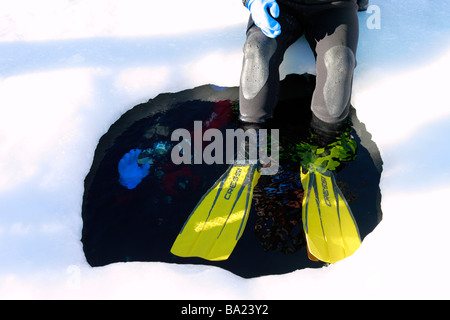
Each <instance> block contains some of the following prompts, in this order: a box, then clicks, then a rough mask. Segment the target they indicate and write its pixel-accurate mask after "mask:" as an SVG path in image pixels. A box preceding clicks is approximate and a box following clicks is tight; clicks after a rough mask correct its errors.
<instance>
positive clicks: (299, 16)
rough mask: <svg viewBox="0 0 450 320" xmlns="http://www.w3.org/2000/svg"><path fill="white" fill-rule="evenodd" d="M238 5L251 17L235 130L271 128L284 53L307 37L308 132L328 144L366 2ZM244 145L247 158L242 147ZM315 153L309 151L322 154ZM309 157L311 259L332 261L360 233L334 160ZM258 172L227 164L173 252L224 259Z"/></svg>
mask: <svg viewBox="0 0 450 320" xmlns="http://www.w3.org/2000/svg"><path fill="white" fill-rule="evenodd" d="M243 4H244V5H245V6H246V7H247V8H248V10H249V11H250V14H251V15H250V18H249V22H248V26H247V33H246V34H247V38H246V41H245V44H244V49H243V51H244V59H243V66H242V71H241V79H240V90H239V119H240V121H241V124H240V126H241V127H242V128H243V129H244V130H248V131H249V130H254V132H256V130H259V128H264V127H268V126H270V120H271V119H272V118H273V115H274V109H275V106H276V105H277V104H278V96H279V90H280V75H279V67H280V65H281V63H282V61H283V57H284V54H285V52H286V50H287V49H288V48H289V47H290V46H291V45H292V44H293V43H294V42H295V41H297V40H298V39H299V38H300V37H301V36H303V35H305V37H306V40H307V41H308V43H309V45H310V47H311V49H312V51H313V53H314V56H315V59H316V72H317V76H316V87H315V90H314V93H313V97H312V102H311V110H312V114H313V115H312V120H311V129H312V132H313V133H314V135H315V136H319V137H322V136H324V138H320V139H319V140H321V141H320V142H321V144H324V145H327V144H329V145H330V146H331V144H330V143H331V142H332V141H333V139H335V138H338V136H339V135H340V133H341V132H342V130H343V127H345V124H346V123H347V121H346V119H347V118H348V115H349V111H350V99H351V92H352V82H353V72H354V69H355V67H356V49H357V45H358V38H359V21H358V15H357V13H358V10H365V9H367V6H368V0H340V1H335V0H243ZM255 129H256V130H255ZM262 137H263V138H264V139H266V137H265V136H264V135H263V136H262ZM259 140H260V136H258V134H254V135H253V141H252V137H250V141H249V142H248V144H249V145H250V144H255V143H256V144H259V142H260V141H259ZM337 142H338V143H339V140H338V141H337ZM345 145H348V146H351V144H347V143H345ZM242 146H243V147H244V148H241V149H243V150H244V153H245V150H246V148H247V146H246V145H245V144H243V145H242ZM319 149H320V150H321V149H322V148H319ZM319 149H317V148H316V151H314V153H315V154H317V153H320V152H321V151H318V150H319ZM339 149H345V148H339ZM350 149H352V148H351V147H350ZM336 150H338V149H337V148H336V149H335V151H336ZM241 151H242V150H241ZM307 152H309V154H310V155H311V157H309V160H313V161H308V163H307V164H306V165H305V167H306V168H302V169H301V170H300V175H301V181H302V185H303V190H304V197H303V205H302V215H303V219H302V220H303V228H304V230H305V235H306V240H307V248H308V257H310V259H311V260H314V261H317V260H321V261H324V262H327V263H334V262H337V261H339V260H342V259H344V258H346V257H347V256H349V255H351V254H353V253H354V252H355V251H356V250H357V249H358V247H359V246H360V244H361V240H360V236H359V231H358V227H357V225H356V223H355V221H354V219H353V215H352V213H351V210H350V207H349V206H348V203H347V202H346V201H345V198H344V197H343V195H342V193H341V191H340V190H339V188H338V187H337V184H336V181H335V179H334V176H333V173H332V172H331V171H330V170H328V168H327V167H329V164H333V163H334V161H331V162H330V161H322V160H325V158H324V157H323V158H321V159H315V157H313V154H312V153H313V152H312V150H311V151H307ZM327 156H328V155H327ZM251 160H253V159H251ZM257 160H259V159H257ZM275 160H276V159H275ZM323 163H327V164H326V166H327V167H322V164H323ZM261 164H262V165H261ZM318 164H319V165H318ZM262 167H264V163H262V162H260V161H256V164H255V161H250V162H249V163H248V164H241V163H239V162H236V163H234V164H232V165H231V166H230V167H229V169H228V170H227V171H226V172H225V174H223V175H222V177H221V178H220V179H219V180H218V181H217V182H216V183H215V184H214V186H213V187H212V188H211V189H210V190H209V191H208V192H207V193H206V194H205V196H204V197H203V198H202V199H201V200H200V202H199V203H198V204H197V206H196V207H195V208H194V210H193V212H192V213H191V215H190V216H189V218H188V220H187V221H186V223H185V224H184V226H183V227H182V229H181V231H180V233H179V235H178V237H177V239H176V240H175V242H174V244H173V246H172V249H171V252H172V253H173V254H175V255H177V256H180V257H192V256H195V257H201V258H203V259H207V260H213V261H219V260H226V259H228V257H229V256H230V254H231V253H232V251H233V250H234V248H235V246H236V244H237V242H238V240H239V238H240V237H241V236H242V233H243V231H244V228H245V225H246V223H247V219H248V215H249V212H250V208H251V202H252V197H253V191H254V188H255V186H256V184H257V183H258V180H259V178H260V177H261V174H262V171H263V169H262ZM302 167H303V166H302ZM303 170H306V172H304V171H303ZM320 212H322V213H323V215H322V216H321V215H320ZM318 213H319V214H318Z"/></svg>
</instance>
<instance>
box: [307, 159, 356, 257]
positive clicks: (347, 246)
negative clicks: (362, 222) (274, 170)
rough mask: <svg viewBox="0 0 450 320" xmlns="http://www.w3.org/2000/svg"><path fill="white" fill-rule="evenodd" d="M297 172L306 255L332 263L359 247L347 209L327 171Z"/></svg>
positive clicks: (329, 172)
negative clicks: (299, 175) (301, 192)
mask: <svg viewBox="0 0 450 320" xmlns="http://www.w3.org/2000/svg"><path fill="white" fill-rule="evenodd" d="M319 170H320V169H318V168H309V169H308V172H307V173H306V174H303V172H302V170H300V171H301V180H302V185H303V189H304V191H305V194H304V196H303V205H302V218H303V228H304V230H305V234H306V240H307V245H308V251H309V253H310V254H311V255H312V256H313V257H315V258H317V259H318V260H321V261H324V262H327V263H336V262H338V261H340V260H342V259H345V258H346V257H349V256H350V255H352V254H353V253H355V251H356V250H357V249H358V248H359V247H360V245H361V238H360V235H359V230H358V226H357V224H356V222H355V219H354V217H353V214H352V212H351V209H350V206H349V205H348V203H347V201H346V200H345V198H344V196H343V195H342V192H341V190H340V189H339V187H338V186H337V184H336V180H335V178H334V176H333V174H332V172H331V171H328V170H325V171H323V172H320V171H319Z"/></svg>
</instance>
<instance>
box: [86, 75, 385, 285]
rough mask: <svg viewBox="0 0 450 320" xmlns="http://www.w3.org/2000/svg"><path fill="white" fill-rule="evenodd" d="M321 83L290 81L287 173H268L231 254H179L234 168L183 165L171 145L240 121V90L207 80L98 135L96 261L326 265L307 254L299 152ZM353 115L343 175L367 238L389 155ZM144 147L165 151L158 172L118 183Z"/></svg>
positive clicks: (254, 271)
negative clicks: (207, 197) (183, 235)
mask: <svg viewBox="0 0 450 320" xmlns="http://www.w3.org/2000/svg"><path fill="white" fill-rule="evenodd" d="M313 89H314V78H313V77H312V76H307V75H302V76H298V75H297V76H296V75H292V76H289V77H288V78H287V79H286V80H285V81H283V82H282V86H281V93H280V103H279V105H278V107H277V112H276V114H275V117H274V121H273V122H272V123H271V127H272V128H277V129H280V144H281V147H282V148H283V150H282V152H281V153H282V156H281V160H280V170H279V171H278V174H277V175H275V176H262V177H261V179H260V181H259V183H258V185H257V187H256V188H255V192H254V201H253V206H252V211H251V214H250V216H249V220H248V223H247V227H246V230H245V232H244V234H243V236H242V238H241V239H240V241H239V242H238V245H237V246H236V248H235V250H234V251H233V254H232V255H231V256H230V258H229V259H228V260H226V261H221V262H211V261H206V260H203V259H199V258H180V257H177V256H174V255H172V254H171V253H170V248H171V246H172V244H173V241H174V240H175V238H176V236H177V234H178V232H179V231H180V229H181V227H182V226H183V224H184V222H185V221H186V218H187V217H188V216H189V214H190V213H191V211H192V209H193V208H194V207H195V205H196V204H197V202H198V201H199V199H200V198H201V197H202V196H203V194H204V193H205V192H206V191H207V190H208V189H209V188H210V187H211V186H212V185H213V184H214V182H215V181H216V180H217V179H218V178H219V177H220V176H221V175H222V174H223V173H224V172H225V171H226V169H227V166H228V165H226V164H214V165H205V164H202V165H189V164H182V165H178V166H177V165H174V164H173V163H172V161H171V158H170V151H169V150H171V149H172V147H173V146H174V145H176V143H177V142H172V141H170V134H171V133H172V132H173V130H175V129H179V128H184V129H186V130H188V131H189V132H190V133H192V134H193V133H194V121H202V125H203V130H205V129H209V128H217V129H219V130H221V131H222V132H225V130H226V129H235V128H237V127H238V121H237V108H238V105H237V100H238V89H237V88H217V87H214V86H209V85H206V86H202V87H199V88H195V89H192V90H187V91H183V92H180V93H173V94H164V95H160V96H158V97H156V98H155V99H153V100H150V101H149V102H148V103H145V104H141V105H138V106H136V107H135V108H133V109H132V110H130V111H128V112H127V113H126V114H124V115H123V116H122V117H121V118H120V119H119V120H118V121H117V122H116V123H115V124H113V125H112V126H111V128H110V129H109V131H108V132H107V133H106V134H105V135H104V136H103V137H102V138H101V140H100V141H99V145H98V147H97V150H96V154H95V158H94V161H93V164H92V168H91V171H90V172H89V174H88V176H87V177H86V181H85V194H84V198H83V210H82V215H83V234H82V242H83V248H84V252H85V256H86V259H87V261H88V262H89V264H90V265H91V266H103V265H107V264H110V263H114V262H127V261H160V262H168V263H177V264H207V265H215V266H218V267H221V268H223V269H226V270H229V271H231V272H233V273H235V274H237V275H240V276H242V277H246V278H249V277H257V276H261V275H269V274H283V273H287V272H291V271H294V270H297V269H302V268H315V267H322V266H323V263H321V262H312V261H310V260H309V259H308V258H307V254H306V248H305V238H304V233H303V228H302V221H301V201H302V197H303V190H302V187H301V182H300V177H299V168H300V162H299V161H300V159H299V157H297V155H296V154H295V150H294V149H293V148H292V147H291V146H292V143H293V144H295V142H296V141H300V140H302V139H307V137H308V135H309V134H310V131H309V122H310V118H311V114H310V111H309V103H310V100H311V95H312V91H313ZM351 120H352V124H351V127H350V128H349V134H350V135H351V136H352V137H353V139H354V140H355V141H356V143H357V145H358V148H357V154H356V160H354V161H351V162H348V163H345V164H344V165H342V166H341V167H340V168H339V170H338V172H337V173H336V179H337V181H338V184H339V187H340V188H341V190H342V191H343V193H344V196H345V197H346V199H347V201H348V202H349V204H350V206H351V208H352V211H353V214H354V216H355V219H356V221H357V223H358V226H359V229H360V234H361V237H362V238H364V237H365V236H366V235H367V234H368V233H370V232H371V231H372V230H373V229H374V228H375V227H376V225H377V224H378V223H379V221H380V220H381V216H382V215H381V209H380V202H381V195H380V190H379V181H380V175H381V170H382V162H381V158H380V156H379V152H378V149H377V147H376V145H375V143H374V142H373V141H371V136H370V134H369V133H368V132H367V131H366V129H365V127H364V125H363V124H362V123H361V122H360V121H359V120H358V119H357V117H356V113H355V110H354V109H352V114H351ZM135 148H139V149H142V150H145V149H148V148H152V149H153V150H157V151H156V152H154V153H153V157H152V158H153V164H152V166H151V169H150V174H149V175H148V176H147V177H146V178H144V179H143V181H142V182H141V183H140V184H139V185H138V186H137V187H136V188H134V189H132V190H128V189H127V188H125V187H123V186H122V185H120V183H119V182H118V180H119V173H118V169H117V166H118V163H119V160H120V159H121V158H122V157H123V155H124V154H126V153H127V152H129V151H130V150H131V149H135Z"/></svg>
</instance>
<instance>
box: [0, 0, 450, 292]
mask: <svg viewBox="0 0 450 320" xmlns="http://www.w3.org/2000/svg"><path fill="white" fill-rule="evenodd" d="M371 4H372V5H375V7H372V8H371V11H369V12H367V13H360V24H361V28H360V29H361V32H360V46H359V49H358V50H359V51H358V57H357V58H358V67H357V70H356V73H355V85H354V95H353V104H354V106H355V107H356V109H357V112H358V118H359V119H360V120H361V121H362V122H364V123H365V124H366V126H367V129H368V131H369V132H370V133H372V134H373V140H374V141H375V142H376V143H377V145H378V147H379V148H380V151H381V155H382V158H383V160H384V171H383V175H382V182H381V192H382V196H383V198H382V210H383V214H384V219H383V221H382V222H381V223H380V224H379V226H378V227H377V228H376V229H375V231H374V232H373V233H371V234H370V235H369V236H367V237H366V239H365V240H364V243H363V246H362V247H361V249H360V250H358V252H357V253H356V254H354V255H353V256H352V257H350V258H348V259H346V260H344V261H342V262H340V263H337V264H335V265H332V266H330V267H327V268H322V269H314V270H312V269H305V270H298V271H296V272H293V273H290V274H286V275H278V276H266V277H261V278H256V279H250V280H245V279H242V278H239V277H237V276H235V275H233V274H231V273H229V272H227V271H225V270H222V269H219V268H214V267H207V266H186V265H184V266H182V265H172V264H165V263H118V264H113V265H109V266H106V267H102V268H91V267H90V266H89V265H88V264H87V263H86V261H85V258H84V255H83V251H82V246H81V243H80V237H81V228H82V220H81V215H80V214H81V202H82V195H83V182H84V178H85V176H86V174H87V173H88V171H89V169H90V166H91V163H92V159H93V155H94V151H95V148H96V146H97V142H98V140H99V138H100V137H101V136H102V135H103V134H104V133H105V132H106V131H107V130H108V128H109V126H110V125H111V124H112V123H114V122H115V121H116V120H117V119H118V118H119V117H120V115H121V114H123V113H124V112H125V111H126V110H128V109H130V108H132V107H133V106H134V105H136V104H137V103H140V102H145V101H147V100H148V99H150V98H153V97H155V96H156V95H157V94H158V93H160V92H177V91H180V90H182V89H188V88H192V87H194V86H198V85H201V84H205V83H215V84H217V85H221V86H236V85H238V83H239V75H240V68H241V62H242V45H243V42H244V40H245V27H246V22H247V18H248V13H247V11H246V9H245V8H244V7H243V6H242V4H241V1H239V0H236V1H214V2H211V1H210V0H191V1H184V0H172V1H157V2H154V1H153V2H150V1H145V0H128V1H126V2H124V1H120V0H96V1H88V0H41V1H32V0H17V1H1V2H0V259H1V260H0V261H2V262H1V263H0V298H1V299H15V298H21V299H22V298H25V299H98V298H101V299H118V298H119V299H122V298H124V299H135V298H138V299H186V298H187V299H192V298H194V299H230V298H234V299H315V298H325V299H409V298H410V299H416V298H422V299H435V298H437V299H448V298H450V294H449V290H448V286H449V285H450V277H449V275H448V271H447V266H448V264H449V262H450V261H449V260H450V258H449V255H448V242H449V241H448V237H447V230H448V227H447V226H448V225H449V223H450V215H449V213H450V212H449V210H450V209H448V208H447V199H448V195H449V194H450V165H449V161H448V158H447V156H448V155H449V144H448V142H447V137H448V136H449V135H450V103H449V102H448V99H447V94H448V88H447V87H448V79H447V78H448V74H449V72H450V41H449V40H450V3H448V2H445V1H434V2H432V1H429V0H409V1H395V0H371ZM374 19H378V20H376V21H375V20H374ZM374 21H375V22H376V23H379V24H378V25H377V24H374ZM299 51H300V52H302V54H301V55H300V56H298V55H297V53H298V52H299ZM291 72H298V73H303V72H314V63H313V56H312V54H311V53H310V52H309V51H308V48H307V45H306V42H305V41H304V40H301V41H299V42H298V43H296V44H295V45H294V46H293V47H292V48H291V49H290V50H289V51H288V53H287V55H286V60H285V62H284V63H283V65H282V76H283V77H284V76H285V75H286V74H287V73H291Z"/></svg>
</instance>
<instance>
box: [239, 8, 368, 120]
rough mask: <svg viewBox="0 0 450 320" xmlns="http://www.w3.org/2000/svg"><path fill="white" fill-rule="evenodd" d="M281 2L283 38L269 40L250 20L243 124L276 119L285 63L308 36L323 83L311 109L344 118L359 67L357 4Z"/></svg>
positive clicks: (243, 79) (331, 117)
mask: <svg viewBox="0 0 450 320" xmlns="http://www.w3.org/2000/svg"><path fill="white" fill-rule="evenodd" d="M311 2H314V3H318V1H311ZM277 3H278V4H279V6H280V16H279V17H278V18H277V21H278V22H279V23H280V25H281V34H280V35H279V36H278V37H276V38H275V39H272V38H269V37H267V36H265V35H264V34H263V33H262V31H261V29H260V28H259V27H258V26H256V25H255V23H254V22H253V20H252V19H251V17H250V19H249V23H248V28H247V40H246V43H245V45H244V62H243V68H242V74H241V86H240V88H241V90H240V118H241V120H242V121H246V122H254V123H261V122H264V121H265V120H266V119H269V118H271V117H272V116H273V112H274V108H275V105H276V104H277V101H278V94H279V83H280V75H279V67H280V64H281V63H282V61H283V57H284V54H285V52H286V50H287V49H288V48H289V46H291V45H292V44H293V43H294V42H295V41H297V40H298V39H299V38H300V37H302V36H303V35H304V36H305V37H306V40H307V41H308V43H309V45H310V47H311V49H312V51H313V53H314V56H315V58H316V72H317V84H316V89H315V91H314V95H313V100H312V103H311V109H312V111H313V113H314V115H315V116H316V117H317V118H319V119H320V120H322V121H324V122H327V123H337V122H340V121H342V120H344V119H345V118H346V117H347V115H348V110H349V105H350V98H351V89H352V81H353V71H354V68H355V66H356V49H357V45H358V38H359V22H358V16H357V12H358V5H357V1H356V0H349V1H334V2H332V3H329V1H324V3H321V2H320V1H319V3H321V4H300V3H297V2H294V1H288V0H278V1H277ZM299 54H301V53H299Z"/></svg>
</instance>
